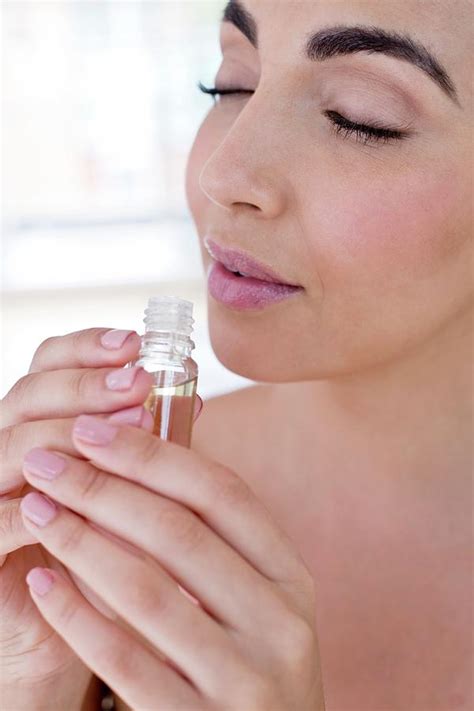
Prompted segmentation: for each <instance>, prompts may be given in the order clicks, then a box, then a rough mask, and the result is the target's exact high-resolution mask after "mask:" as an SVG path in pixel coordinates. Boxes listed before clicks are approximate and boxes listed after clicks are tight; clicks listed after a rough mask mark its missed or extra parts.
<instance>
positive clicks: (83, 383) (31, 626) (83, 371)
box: [0, 328, 200, 710]
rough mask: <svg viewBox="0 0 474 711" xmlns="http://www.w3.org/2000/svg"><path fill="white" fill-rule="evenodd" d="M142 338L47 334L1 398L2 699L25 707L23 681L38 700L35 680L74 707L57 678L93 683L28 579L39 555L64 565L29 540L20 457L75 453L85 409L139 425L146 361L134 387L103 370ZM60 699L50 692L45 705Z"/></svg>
mask: <svg viewBox="0 0 474 711" xmlns="http://www.w3.org/2000/svg"><path fill="white" fill-rule="evenodd" d="M104 335H105V341H104V342H105V346H104V344H103V342H102V340H101V337H102V336H104ZM139 346H140V338H139V336H138V334H136V333H135V332H134V331H119V330H112V331H107V329H104V328H93V329H89V330H86V331H79V332H75V333H70V334H67V335H65V336H59V337H54V338H48V339H47V340H46V341H44V342H43V343H42V344H41V345H40V346H39V348H38V349H37V351H36V353H35V354H34V357H33V360H32V363H31V366H30V368H29V372H28V374H27V375H25V376H24V377H23V378H21V379H20V380H19V381H18V382H17V383H15V385H14V386H13V388H12V389H11V390H10V391H9V392H8V394H7V395H6V396H5V397H4V399H3V401H2V403H1V427H2V429H1V430H0V453H1V461H2V467H1V473H0V530H1V531H2V536H1V538H0V567H1V566H2V565H3V567H1V569H0V603H1V607H2V615H1V625H0V655H1V658H2V675H1V692H0V696H1V698H2V703H3V704H4V705H5V708H7V707H9V708H11V707H13V705H14V706H15V708H16V709H18V710H19V709H20V708H23V705H22V701H21V698H20V689H21V690H22V691H24V692H25V693H24V697H25V704H24V706H25V707H26V706H27V707H28V708H33V707H32V706H31V705H30V704H29V703H28V699H31V698H34V699H35V700H37V698H38V693H39V692H38V690H39V689H41V690H45V688H46V686H48V688H49V689H53V690H54V693H55V695H56V698H57V701H58V703H57V708H61V707H66V706H67V707H68V709H72V708H73V706H72V704H71V703H69V702H67V701H66V702H64V703H62V702H61V699H63V697H62V696H61V694H62V693H63V687H62V686H61V684H62V682H61V684H60V683H59V679H60V678H61V679H62V680H64V684H65V687H64V693H65V694H72V695H73V696H75V697H76V698H78V699H80V698H81V694H82V690H83V689H85V687H86V686H87V684H88V683H89V680H90V676H91V675H90V672H89V670H88V669H87V668H86V667H85V666H84V665H83V664H82V663H81V662H80V660H78V659H77V657H76V655H75V654H73V653H72V651H71V649H70V648H69V647H68V646H67V645H66V644H65V643H64V642H63V640H62V639H61V637H59V636H58V635H56V634H55V632H54V631H53V630H52V629H51V627H50V626H49V625H47V624H46V623H45V621H44V619H43V617H42V616H41V615H40V614H38V610H37V608H36V606H35V605H34V604H33V603H32V601H31V598H30V595H29V594H28V588H27V586H26V585H25V580H24V578H25V575H26V572H27V571H28V570H30V569H31V568H32V567H33V566H35V565H48V566H50V567H52V568H54V569H55V570H58V571H61V572H62V574H64V575H67V573H66V571H65V570H64V568H63V567H62V566H61V564H60V563H59V561H57V560H56V559H55V558H54V557H52V556H51V555H50V554H49V553H48V552H47V551H46V550H45V549H44V548H43V547H42V546H39V545H32V544H36V543H37V539H36V538H35V537H34V536H32V535H31V533H29V532H28V530H27V529H26V528H25V527H24V525H23V519H22V516H21V514H20V510H19V503H20V498H19V497H20V494H21V493H23V494H24V493H26V492H27V491H28V489H29V488H30V487H28V485H27V484H26V482H25V479H24V477H23V473H22V462H23V458H24V456H25V454H26V452H27V451H28V450H30V449H31V447H33V446H35V445H40V446H43V447H53V448H58V449H60V450H61V451H64V452H66V453H69V454H70V455H74V454H77V451H76V449H75V448H74V445H73V442H72V434H71V432H72V423H73V422H74V417H75V416H76V415H78V414H79V413H81V412H89V413H97V414H99V413H107V416H111V419H115V418H119V419H121V420H122V421H128V422H129V423H130V424H136V425H140V424H141V422H140V417H141V416H142V409H141V407H140V406H139V405H140V404H141V403H143V402H144V400H145V398H146V396H147V394H148V392H149V389H150V384H151V382H152V379H151V376H150V375H149V374H148V373H146V372H145V371H143V370H141V369H135V371H134V370H132V369H130V370H129V373H128V375H133V374H134V373H135V375H136V377H135V379H134V382H133V384H132V385H131V387H130V388H128V389H126V388H124V389H120V390H114V389H109V388H108V387H107V386H106V377H107V376H109V375H110V374H111V373H113V372H114V371H115V370H117V369H119V368H120V369H121V368H122V366H123V365H125V363H127V362H129V361H131V360H133V359H134V358H135V357H136V356H137V354H138V349H139ZM120 372H122V371H120ZM198 402H199V401H198ZM199 404H200V403H199ZM137 406H139V407H138V409H137ZM111 413H113V414H111ZM24 546H26V547H24ZM7 554H8V556H7ZM72 682H74V683H72ZM66 687H67V688H66ZM41 693H43V692H42V691H41ZM10 695H11V698H12V700H11V701H10ZM53 707H54V704H53V701H52V700H51V699H50V703H49V705H48V709H51V708H53ZM78 708H79V706H78Z"/></svg>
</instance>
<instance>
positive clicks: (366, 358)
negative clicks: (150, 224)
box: [186, 0, 472, 382]
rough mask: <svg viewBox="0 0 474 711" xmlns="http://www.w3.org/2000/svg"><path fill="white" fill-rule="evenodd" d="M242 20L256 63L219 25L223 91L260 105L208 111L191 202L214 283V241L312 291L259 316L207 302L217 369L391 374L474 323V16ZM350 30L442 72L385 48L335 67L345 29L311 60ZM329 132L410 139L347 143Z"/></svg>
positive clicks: (273, 377)
mask: <svg viewBox="0 0 474 711" xmlns="http://www.w3.org/2000/svg"><path fill="white" fill-rule="evenodd" d="M232 4H234V3H232ZM240 7H241V8H243V9H244V10H246V11H247V12H248V13H250V14H251V15H252V16H253V18H254V20H255V23H256V32H257V33H258V41H257V45H258V48H256V47H254V46H253V43H252V42H251V41H250V39H249V38H248V37H247V36H246V35H245V34H244V33H243V32H242V31H240V30H239V29H238V28H237V27H236V26H235V24H234V23H233V22H229V21H226V22H222V24H221V47H222V54H223V60H222V64H221V66H220V67H219V70H218V72H217V75H216V77H215V85H216V86H217V88H229V87H231V88H235V89H245V90H248V92H249V93H243V94H235V95H226V96H223V97H219V99H218V101H217V103H216V105H215V106H213V105H212V103H211V108H210V111H209V113H208V114H207V116H206V118H205V120H204V122H203V123H202V125H201V127H200V129H199V131H198V133H197V136H196V138H195V142H194V145H193V148H192V151H191V153H190V156H189V161H188V166H187V175H186V191H187V199H188V203H189V207H190V210H191V213H192V216H193V219H194V221H195V224H196V227H197V231H198V234H199V239H200V245H201V250H202V258H203V263H204V267H205V270H207V268H208V266H209V265H210V263H211V261H212V259H211V256H210V255H209V253H208V251H207V249H206V247H205V245H204V238H205V236H206V235H208V236H209V237H211V238H212V239H213V240H214V241H215V242H217V243H218V244H219V245H221V246H224V247H230V248H233V249H238V250H241V251H244V252H246V253H247V254H249V255H250V256H251V257H254V258H255V259H257V260H258V261H260V262H263V263H264V264H266V265H268V266H269V267H271V268H272V269H274V270H275V271H276V272H277V273H279V274H280V275H282V276H283V277H284V278H285V280H286V281H287V282H289V283H291V284H298V285H301V286H302V287H304V288H303V289H302V290H300V291H299V292H297V293H295V294H293V295H292V296H291V297H290V298H288V299H285V300H283V301H279V302H277V303H273V304H271V305H268V306H266V307H263V308H259V309H254V310H250V311H249V310H245V311H242V310H238V309H236V308H230V307H228V306H225V305H223V304H222V303H220V302H219V301H216V300H215V299H214V298H213V297H212V296H211V295H209V297H208V298H209V301H208V311H209V329H210V338H211V342H212V346H213V348H214V350H215V353H216V356H217V357H218V358H219V360H220V361H221V362H222V363H223V364H224V365H225V366H226V367H227V368H229V369H230V370H232V371H234V372H237V373H239V374H241V375H244V376H245V377H248V378H251V379H254V380H259V381H271V382H288V381H296V380H298V381H299V380H312V379H318V378H323V377H329V376H335V375H338V374H348V373H352V372H355V371H360V370H362V369H365V368H370V367H373V366H375V365H378V364H382V363H384V362H387V361H389V360H391V359H394V358H397V357H398V356H401V355H402V354H403V353H404V352H406V351H407V350H408V349H412V348H413V347H416V346H417V345H420V344H421V343H422V342H423V341H426V340H427V339H429V338H430V337H432V336H434V335H435V334H436V333H437V332H439V331H440V330H441V329H444V328H446V327H447V326H448V325H449V324H450V323H452V322H453V321H455V320H456V319H457V318H459V317H460V316H461V315H462V314H463V313H464V312H465V311H466V309H470V308H471V307H472V284H471V282H472V279H471V267H472V262H471V253H470V243H471V233H472V172H471V171H472V166H471V159H472V148H471V140H472V134H471V130H472V124H471V121H472V96H471V92H470V84H471V72H472V65H471V64H470V57H471V52H472V44H471V43H472V38H471V35H470V28H471V27H472V5H471V4H470V2H464V0H455V1H454V2H453V3H446V2H442V1H441V2H438V1H436V0H404V2H403V3H395V2H393V0H387V1H386V0H377V2H364V1H361V2H359V1H358V0H351V1H350V2H339V1H337V0H329V1H328V0H326V1H324V0H318V2H314V0H309V1H307V2H305V1H301V0H299V1H298V2H294V1H293V0H286V1H285V0H283V1H277V0H269V1H267V0H240ZM233 16H234V18H235V17H236V15H235V14H234V15H233ZM237 22H238V21H237ZM341 25H344V26H347V27H348V28H354V27H355V26H357V27H358V28H364V29H367V28H369V29H374V28H377V29H378V30H383V31H385V33H396V35H397V37H398V39H400V38H402V37H403V38H406V37H407V36H410V38H411V39H412V40H414V41H415V42H416V43H417V44H418V45H422V46H424V47H425V49H427V50H428V51H429V53H430V54H431V55H433V57H434V58H435V59H436V60H437V62H438V65H434V64H429V60H428V57H427V55H426V54H425V55H424V56H423V54H422V56H421V57H420V56H418V55H415V50H414V49H413V45H412V46H411V48H410V47H408V48H407V47H405V48H404V49H400V48H399V47H396V42H395V43H392V44H391V45H389V46H388V51H389V53H386V52H382V51H380V50H381V48H382V47H384V48H385V49H387V41H388V37H387V35H385V37H382V39H380V37H379V38H378V40H377V41H378V44H375V45H372V47H373V48H374V49H375V50H376V51H373V52H368V51H351V52H350V53H339V52H338V51H337V50H338V49H341V48H344V47H345V48H346V49H348V48H352V50H353V48H354V43H355V42H357V41H358V42H359V44H358V45H357V46H361V45H360V42H361V41H362V39H361V37H360V36H359V38H358V39H357V38H355V39H354V38H353V37H351V36H349V33H350V32H351V31H350V30H347V29H346V33H345V34H344V35H342V36H339V40H338V38H337V37H336V38H333V39H332V40H331V39H329V38H328V37H326V39H324V38H321V35H319V38H317V40H319V41H317V40H315V41H314V42H313V47H314V48H315V49H316V50H317V51H316V54H317V57H316V58H315V59H312V60H311V59H309V58H307V57H306V56H305V54H304V51H305V46H306V43H307V40H308V37H309V36H310V35H312V34H314V33H317V32H320V31H321V30H323V29H324V30H331V32H332V30H333V29H334V28H336V27H337V28H338V29H339V30H341ZM254 29H255V28H254ZM321 40H322V41H321ZM363 41H365V40H363ZM390 48H391V50H390ZM421 49H422V48H421ZM325 51H326V54H327V53H328V52H329V54H330V56H325V57H323V56H322V54H323V53H324V52H325ZM402 52H403V54H401V53H402ZM410 60H411V61H410ZM414 62H415V63H416V64H415V63H414ZM423 67H424V68H423ZM442 69H444V70H445V72H446V73H447V75H448V77H449V78H446V76H445V75H443V74H440V73H439V70H442ZM449 80H450V81H451V83H452V85H450V81H449ZM453 90H454V92H455V94H454V93H453ZM456 97H457V99H456ZM210 101H211V99H210ZM330 112H332V113H330ZM331 117H332V119H335V120H337V121H339V122H340V121H341V119H340V117H344V118H345V119H346V120H349V121H352V122H354V123H357V124H363V125H365V126H367V125H369V126H376V127H378V128H380V127H383V128H387V129H390V130H391V131H394V132H401V134H402V136H403V137H402V138H396V137H394V136H395V134H386V135H385V140H376V139H375V137H374V136H367V135H366V134H363V133H358V134H357V133H349V132H348V131H347V130H345V129H341V128H340V127H339V129H338V128H337V126H336V125H335V124H334V123H333V122H332V120H331ZM346 128H347V127H346Z"/></svg>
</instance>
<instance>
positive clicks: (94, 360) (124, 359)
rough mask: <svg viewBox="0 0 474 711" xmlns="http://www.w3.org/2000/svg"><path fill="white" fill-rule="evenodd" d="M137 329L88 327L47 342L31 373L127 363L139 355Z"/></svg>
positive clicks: (33, 364) (33, 363) (38, 354)
mask: <svg viewBox="0 0 474 711" xmlns="http://www.w3.org/2000/svg"><path fill="white" fill-rule="evenodd" d="M140 342H141V340H140V336H139V335H138V333H137V332H136V331H127V330H121V329H107V328H88V329H85V330H83V331H74V332H73V333H67V334H66V335H64V336H53V337H51V338H47V339H46V340H45V341H43V342H42V343H41V344H40V345H39V346H38V348H37V349H36V351H35V354H34V356H33V360H32V361H31V365H30V369H29V371H28V372H29V373H37V372H38V371H41V370H60V369H62V368H101V367H104V366H107V365H115V366H117V367H118V366H121V365H125V363H128V362H130V361H132V360H133V359H134V357H135V356H137V355H138V351H139V348H140Z"/></svg>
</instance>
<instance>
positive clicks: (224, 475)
mask: <svg viewBox="0 0 474 711" xmlns="http://www.w3.org/2000/svg"><path fill="white" fill-rule="evenodd" d="M213 488H214V496H215V498H216V499H217V500H218V502H219V503H222V504H225V505H226V506H229V507H234V506H237V507H240V506H242V505H245V504H247V503H248V502H249V500H250V499H251V497H252V494H251V491H250V488H249V487H248V486H247V484H245V482H244V481H242V479H241V478H240V477H239V476H238V475H237V474H236V473H235V472H233V471H232V470H231V469H227V468H226V467H222V469H221V468H219V470H218V475H217V476H216V477H215V479H214V487H213Z"/></svg>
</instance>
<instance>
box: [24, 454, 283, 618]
mask: <svg viewBox="0 0 474 711" xmlns="http://www.w3.org/2000/svg"><path fill="white" fill-rule="evenodd" d="M23 471H24V474H25V478H26V480H27V481H28V482H29V483H30V484H31V485H32V486H34V487H36V488H37V489H39V490H40V491H43V492H45V493H46V494H48V495H49V496H50V497H51V498H54V500H55V501H58V502H59V503H61V504H62V505H63V506H67V507H68V508H69V509H72V510H74V511H76V512H77V513H79V514H81V516H83V517H84V518H86V519H87V520H88V521H92V522H94V524H97V525H98V526H100V527H101V529H105V530H106V531H110V532H111V533H113V534H114V535H115V536H118V537H120V538H121V539H124V540H125V541H127V542H129V543H131V544H133V545H134V546H135V547H136V548H138V549H140V550H144V551H145V552H146V553H148V554H149V555H150V556H152V557H153V558H154V559H156V560H158V561H159V563H160V564H161V565H163V567H164V568H165V569H166V570H167V572H168V573H170V574H171V576H172V577H173V578H174V579H175V580H176V581H177V582H179V583H181V585H182V586H184V588H185V589H186V590H187V591H189V592H190V593H191V594H192V596H194V597H195V598H196V599H198V600H199V601H200V602H201V603H202V604H203V605H204V607H205V609H206V610H207V611H208V612H210V613H211V614H212V616H213V617H215V618H217V619H218V620H219V621H220V622H223V623H225V624H226V625H228V626H230V627H233V628H234V629H240V630H241V629H245V630H246V631H249V630H254V629H255V626H256V625H257V624H258V623H260V624H263V622H262V620H263V619H264V618H265V619H267V620H268V624H269V625H270V623H272V626H273V622H274V620H275V619H281V618H282V615H283V614H285V613H286V612H287V603H286V602H285V601H284V600H282V598H281V596H280V595H276V594H275V589H274V588H275V586H274V585H273V584H272V583H270V581H268V580H267V578H265V577H264V576H262V575H261V574H260V573H258V572H257V571H256V570H255V568H253V567H252V566H251V565H249V563H248V562H247V561H246V560H244V559H243V558H242V556H240V555H239V554H238V553H237V552H236V551H235V550H234V549H233V548H232V547H231V546H229V545H228V544H227V543H226V542H225V541H223V540H222V538H220V537H219V536H218V535H216V533H215V532H214V531H213V530H212V529H211V528H209V526H207V525H206V524H205V523H204V521H203V520H202V519H201V518H199V516H196V514H195V513H194V512H192V511H190V510H189V509H187V508H186V507H184V506H182V505H181V504H178V503H176V502H175V501H171V500H170V499H169V498H167V497H164V496H159V495H158V494H154V493H152V492H151V491H149V489H145V488H144V487H142V486H138V485H136V484H134V483H132V482H130V481H127V480H124V479H120V478H119V477H116V476H111V475H110V474H107V473H105V472H103V471H101V470H99V469H97V468H96V467H95V466H93V465H92V464H91V463H90V462H87V461H85V460H78V459H76V458H74V457H69V456H68V455H66V454H64V453H59V452H53V451H51V450H44V449H40V448H34V449H32V450H31V451H30V452H28V454H27V455H26V457H25V459H24V462H23ZM229 580H233V581H235V582H234V584H233V585H229Z"/></svg>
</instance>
